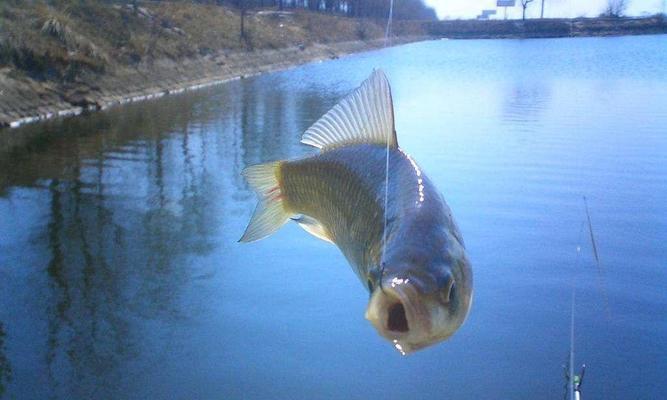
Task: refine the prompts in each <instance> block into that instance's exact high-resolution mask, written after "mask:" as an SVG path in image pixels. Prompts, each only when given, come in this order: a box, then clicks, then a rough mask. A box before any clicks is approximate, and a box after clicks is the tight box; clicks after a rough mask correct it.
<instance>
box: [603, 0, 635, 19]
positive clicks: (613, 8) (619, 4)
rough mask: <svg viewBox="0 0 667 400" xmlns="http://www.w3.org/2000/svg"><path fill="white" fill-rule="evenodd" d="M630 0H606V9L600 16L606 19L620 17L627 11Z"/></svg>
mask: <svg viewBox="0 0 667 400" xmlns="http://www.w3.org/2000/svg"><path fill="white" fill-rule="evenodd" d="M629 4H630V0H607V7H606V8H605V10H604V12H603V13H602V15H604V16H606V17H616V18H618V17H622V16H623V14H625V10H627V8H628V5H629Z"/></svg>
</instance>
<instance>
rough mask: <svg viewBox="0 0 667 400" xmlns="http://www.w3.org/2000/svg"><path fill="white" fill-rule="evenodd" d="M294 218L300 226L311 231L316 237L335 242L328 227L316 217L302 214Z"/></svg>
mask: <svg viewBox="0 0 667 400" xmlns="http://www.w3.org/2000/svg"><path fill="white" fill-rule="evenodd" d="M292 220H293V221H294V222H296V223H297V224H299V226H300V227H302V228H303V229H304V230H305V231H306V232H308V233H310V234H311V235H313V236H315V237H316V238H318V239H322V240H324V241H325V242H329V243H333V240H332V239H331V235H330V234H329V232H328V231H327V229H326V228H325V227H324V226H323V225H322V224H321V223H320V222H319V221H318V220H316V219H315V218H311V217H308V216H306V215H302V216H300V217H297V218H292Z"/></svg>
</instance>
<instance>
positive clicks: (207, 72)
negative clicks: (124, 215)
mask: <svg viewBox="0 0 667 400" xmlns="http://www.w3.org/2000/svg"><path fill="white" fill-rule="evenodd" d="M421 26H422V29H421V32H422V33H423V34H419V35H400V36H397V37H394V38H392V40H391V44H390V46H398V45H402V44H407V43H412V42H417V41H423V40H435V39H443V38H447V39H456V40H465V39H507V38H513V39H516V38H555V37H604V36H619V35H642V34H665V33H667V22H666V21H665V20H664V18H662V17H650V18H620V19H619V18H616V19H609V18H579V19H544V20H537V19H536V20H525V21H522V20H489V21H479V20H451V21H434V22H423V25H421ZM384 45H385V41H384V39H367V40H353V41H340V42H331V43H312V44H308V45H298V46H291V47H283V48H278V49H258V50H251V51H247V50H229V51H227V50H223V51H219V52H217V53H214V54H209V55H205V56H199V57H194V58H187V59H183V60H180V61H175V60H169V59H157V60H152V61H150V62H146V63H142V64H139V65H136V66H133V67H129V66H121V67H119V68H117V69H114V70H113V72H109V73H104V72H101V73H92V72H89V73H84V74H82V75H81V77H80V78H78V79H77V80H75V81H74V82H69V83H57V82H53V81H40V80H34V79H31V78H29V77H28V76H19V75H16V74H13V71H12V68H11V67H0V142H4V141H8V140H11V138H8V137H7V136H10V135H11V133H9V132H12V131H13V129H12V128H17V127H21V126H24V125H26V124H31V123H36V122H40V121H46V120H51V119H54V118H64V117H70V116H77V115H80V114H82V113H87V112H94V111H98V110H105V109H108V108H110V107H114V106H116V105H120V104H127V103H134V102H139V101H144V100H149V99H154V98H158V97H162V96H166V95H170V94H178V93H182V92H185V91H189V90H196V89H200V88H203V87H208V86H215V85H219V84H222V83H225V82H228V81H231V80H235V79H243V78H245V77H250V76H254V75H258V74H262V73H266V72H274V71H280V70H286V69H289V68H293V67H296V66H299V65H303V64H306V63H310V62H317V61H324V60H329V59H336V58H339V57H343V56H347V55H351V54H355V53H361V52H365V51H371V50H376V49H379V48H382V47H384ZM2 136H5V137H2Z"/></svg>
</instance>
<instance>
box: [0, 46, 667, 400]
mask: <svg viewBox="0 0 667 400" xmlns="http://www.w3.org/2000/svg"><path fill="white" fill-rule="evenodd" d="M665 50H667V36H643V37H614V38H578V39H546V40H537V39H535V40H469V41H432V42H422V43H416V44H410V45H406V46H402V47H395V48H389V49H384V50H380V51H375V52H369V53H365V54H360V55H354V56H350V57H345V58H342V59H339V60H335V61H330V62H325V63H319V64H310V65H306V66H302V67H299V68H296V69H293V70H289V71H285V72H280V73H274V74H269V75H264V76H259V77H254V78H250V79H245V80H240V81H234V82H230V83H228V84H224V85H221V86H217V87H214V88H209V89H204V90H200V91H197V92H191V93H185V94H183V95H178V96H171V97H166V98H162V99H159V100H154V101H149V102H145V103H141V104H136V105H127V106H122V107H116V108H114V109H111V110H108V111H105V112H100V113H96V114H93V115H90V116H84V117H79V118H74V119H69V120H66V121H54V122H50V123H48V124H43V125H35V126H29V127H26V128H23V129H29V130H39V131H41V132H42V133H43V136H44V138H43V139H41V140H39V141H36V142H35V143H33V144H32V146H31V147H30V149H29V150H26V151H20V152H15V153H13V154H12V155H4V156H2V159H1V160H0V397H3V394H4V396H5V397H6V398H8V399H14V398H16V399H46V398H50V399H91V398H95V399H105V398H114V399H145V398H150V399H235V398H239V399H240V398H243V399H292V398H302V399H318V398H323V399H325V398H326V399H330V398H341V399H373V398H382V399H527V398H533V399H562V398H563V394H564V384H565V380H564V373H563V365H564V364H566V362H567V359H568V355H569V350H570V340H569V339H570V299H571V290H572V285H573V284H574V286H575V288H576V307H575V310H576V311H575V342H574V346H575V347H574V348H575V357H576V362H577V364H581V363H585V364H586V365H587V370H586V376H585V380H584V384H583V391H584V398H586V399H587V400H588V399H612V398H633V399H634V398H637V399H657V398H663V397H664V396H665V392H667V375H666V374H665V371H666V370H667V264H666V260H667V51H665ZM374 67H380V68H382V69H384V70H385V71H386V73H387V75H388V76H389V79H390V81H391V83H392V85H393V90H394V99H395V106H396V125H397V131H398V139H399V143H400V144H401V147H403V148H404V149H405V150H406V151H407V152H408V153H410V154H411V155H412V156H413V157H414V158H415V159H416V160H417V161H418V162H419V164H420V166H421V167H422V169H423V170H424V171H425V172H426V174H427V175H428V176H429V177H430V178H431V179H432V180H433V182H434V183H435V184H436V185H437V186H438V187H439V189H440V190H441V191H442V192H443V194H444V196H445V198H446V199H447V201H448V203H449V205H450V207H451V208H452V210H453V213H454V216H455V217H456V219H457V222H458V224H459V226H460V228H461V231H462V233H463V236H464V238H465V241H466V245H467V249H468V254H469V257H470V259H471V261H472V264H473V270H474V287H475V294H474V301H473V305H472V309H471V312H470V314H469V316H468V320H467V321H466V323H465V324H464V325H463V327H462V328H461V329H460V330H459V331H458V332H457V333H456V334H455V335H454V337H452V338H451V339H450V340H448V341H446V342H444V343H441V344H439V345H437V346H435V347H431V348H427V349H425V350H422V351H420V352H417V353H415V354H414V355H411V356H408V357H402V356H400V355H399V353H397V352H396V351H395V350H394V349H393V348H392V347H391V346H390V345H389V344H388V343H387V342H386V341H385V340H383V339H382V338H380V337H379V336H378V334H377V333H376V332H375V330H374V329H373V327H372V326H371V325H370V324H369V323H368V322H367V321H366V320H365V319H364V310H365V307H366V302H367V300H368V293H367V291H366V288H364V287H363V285H361V284H360V283H359V282H358V280H357V278H356V276H355V275H354V273H353V272H352V270H351V268H350V267H349V266H348V264H347V263H346V261H345V259H344V258H343V256H342V255H341V254H340V252H339V251H338V250H337V249H336V248H335V247H334V246H331V245H330V244H327V243H325V242H322V241H319V240H317V239H315V238H313V237H312V236H310V235H308V234H307V233H306V232H304V231H302V230H301V229H300V228H299V227H297V226H296V225H294V224H288V225H287V226H285V227H284V228H283V229H281V230H280V231H279V232H278V233H276V234H275V235H273V236H271V237H270V238H268V239H265V240H263V241H260V242H256V243H252V244H240V243H237V240H238V239H239V237H240V236H241V234H242V233H243V230H244V228H245V225H246V223H247V222H248V219H249V217H250V215H251V213H252V211H253V209H254V207H255V202H256V200H255V196H254V194H253V193H252V192H251V191H250V190H249V188H248V186H247V185H246V184H245V182H244V181H243V179H242V178H241V176H240V172H241V170H242V169H243V168H244V167H246V166H248V165H252V164H255V163H259V162H264V161H269V160H276V159H284V158H293V157H300V156H304V155H308V154H312V153H313V152H314V149H313V148H309V147H307V146H304V145H301V144H300V143H299V138H300V135H301V133H302V132H303V131H304V130H305V129H306V128H307V127H308V126H309V125H310V124H312V123H313V122H314V121H316V120H317V119H318V118H319V117H320V116H321V115H322V114H323V113H324V112H326V111H327V110H328V109H329V108H330V107H332V106H333V105H334V104H335V103H336V102H337V101H338V100H339V99H340V98H341V97H342V96H344V95H345V94H346V93H348V92H349V91H350V90H352V89H353V88H354V87H356V86H357V85H358V84H359V83H360V82H361V81H362V80H363V79H364V78H366V77H367V76H368V75H369V74H370V72H371V70H372V69H373V68H374ZM15 132H17V131H3V132H2V134H3V135H12V134H14V133H15ZM582 196H586V197H587V199H588V205H589V209H590V217H591V221H592V226H593V230H594V233H595V239H596V241H597V248H598V251H599V258H600V262H601V264H600V268H599V269H598V267H597V266H596V264H595V261H594V258H593V253H592V249H591V244H590V239H589V234H588V231H587V230H586V229H587V228H586V229H584V221H585V220H586V214H585V210H584V202H583V198H582ZM578 246H579V247H580V248H581V252H580V255H579V257H578V256H577V250H576V249H577V247H578Z"/></svg>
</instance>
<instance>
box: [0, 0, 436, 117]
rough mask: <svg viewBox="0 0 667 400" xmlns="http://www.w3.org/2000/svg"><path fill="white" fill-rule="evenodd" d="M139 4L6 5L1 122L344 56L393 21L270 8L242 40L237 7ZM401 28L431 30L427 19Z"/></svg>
mask: <svg viewBox="0 0 667 400" xmlns="http://www.w3.org/2000/svg"><path fill="white" fill-rule="evenodd" d="M54 4H56V5H54ZM58 4H60V5H58ZM139 4H140V6H139V7H138V8H134V7H132V5H130V4H113V3H111V4H110V3H103V2H74V1H65V2H50V5H47V4H46V3H44V2H39V1H38V2H32V3H27V2H23V1H15V2H12V1H9V2H2V3H1V4H0V126H10V125H17V124H18V123H20V122H26V121H30V120H33V119H39V118H44V117H48V116H53V115H59V114H61V115H62V114H68V113H77V112H79V111H81V110H83V109H96V108H104V107H106V106H109V105H111V104H113V103H117V102H124V101H128V100H131V99H135V100H136V99H141V98H144V97H146V96H148V97H150V96H156V95H162V94H166V93H169V92H173V91H178V90H182V89H184V88H188V87H192V86H199V85H202V84H206V83H209V82H212V81H219V80H225V79H230V78H234V77H238V76H242V75H250V74H254V73H259V72H263V71H266V70H274V69H279V68H285V67H288V66H291V65H295V64H300V63H303V62H307V61H311V60H315V59H323V58H335V57H338V56H339V55H342V54H347V53H349V52H354V51H362V50H366V49H369V48H374V47H378V46H380V45H381V42H380V39H381V38H382V36H383V34H384V23H385V21H375V20H369V19H357V18H347V17H342V16H336V15H325V14H321V13H317V12H309V11H305V10H293V11H291V10H290V11H286V12H278V11H276V10H274V9H264V10H253V11H252V12H247V14H246V16H245V24H244V25H245V30H244V35H243V37H241V35H240V32H241V30H240V23H241V18H240V12H239V11H238V10H236V9H233V8H229V7H222V6H217V5H213V4H210V5H209V4H193V3H189V2H141V3H139ZM393 32H394V34H395V35H397V36H399V37H423V36H424V34H425V32H424V27H423V24H422V23H420V22H396V23H395V24H394V30H393ZM399 42H400V40H399Z"/></svg>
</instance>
